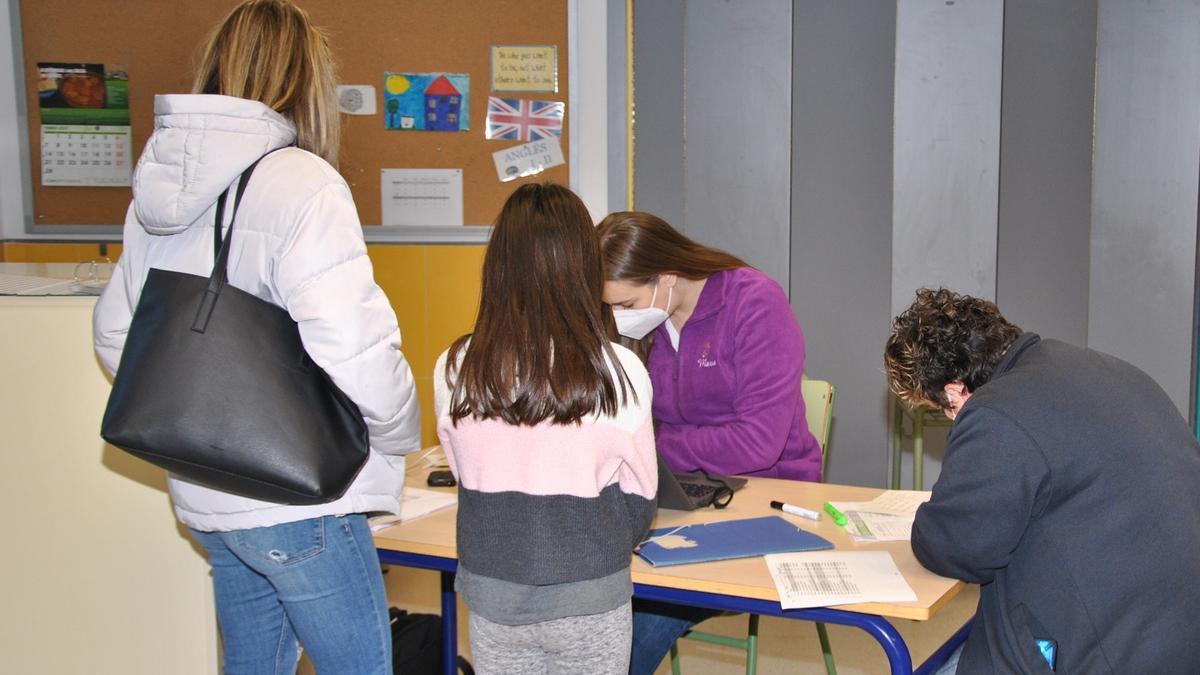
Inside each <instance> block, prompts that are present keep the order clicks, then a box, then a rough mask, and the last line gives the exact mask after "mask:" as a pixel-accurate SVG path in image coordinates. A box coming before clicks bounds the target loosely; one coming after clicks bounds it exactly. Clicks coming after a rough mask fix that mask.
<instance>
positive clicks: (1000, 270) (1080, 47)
mask: <svg viewBox="0 0 1200 675" xmlns="http://www.w3.org/2000/svg"><path fill="white" fill-rule="evenodd" d="M1095 63H1096V0H1059V1H1058V2H1043V1H1042V0H1007V2H1005V4H1004V87H1003V92H1004V100H1003V107H1002V113H1001V123H1000V201H999V207H1000V208H999V226H998V238H997V255H996V302H997V304H998V305H999V306H1000V309H1001V311H1003V312H1004V315H1005V316H1006V317H1008V318H1009V319H1010V320H1011V321H1013V322H1014V323H1016V324H1017V325H1019V326H1022V327H1023V328H1025V329H1027V330H1032V331H1035V332H1037V333H1040V334H1041V335H1043V336H1045V337H1053V338H1057V339H1060V340H1064V341H1066V342H1070V343H1072V344H1075V345H1079V346H1084V345H1086V344H1087V322H1088V312H1087V309H1088V276H1089V272H1088V262H1089V243H1088V242H1089V238H1090V236H1091V188H1092V185H1091V182H1092V115H1093V102H1094V97H1093V94H1094V91H1095Z"/></svg>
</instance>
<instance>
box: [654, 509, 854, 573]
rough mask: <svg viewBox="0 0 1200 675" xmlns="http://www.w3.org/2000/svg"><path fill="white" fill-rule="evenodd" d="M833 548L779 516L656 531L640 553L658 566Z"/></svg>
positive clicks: (825, 540) (827, 542)
mask: <svg viewBox="0 0 1200 675" xmlns="http://www.w3.org/2000/svg"><path fill="white" fill-rule="evenodd" d="M831 548H833V544H832V543H830V542H829V540H828V539H825V538H823V537H818V536H817V535H815V534H813V533H811V532H806V531H804V530H802V529H800V528H798V527H796V525H795V523H790V522H788V521H786V520H784V519H783V518H780V517H779V516H763V517H762V518H746V519H743V520H722V521H719V522H715V523H702V524H696V525H685V526H683V527H664V528H662V529H658V530H653V531H651V532H650V535H649V536H648V537H647V538H646V541H645V542H644V543H643V544H642V545H641V547H640V548H638V551H637V554H638V555H640V556H642V558H643V559H645V561H646V562H648V563H650V564H651V565H654V566H655V567H666V566H668V565H683V564H686V563H698V562H708V561H711V560H730V559H732V558H751V557H754V556H760V555H767V554H768V553H795V552H799V551H824V550H826V549H831Z"/></svg>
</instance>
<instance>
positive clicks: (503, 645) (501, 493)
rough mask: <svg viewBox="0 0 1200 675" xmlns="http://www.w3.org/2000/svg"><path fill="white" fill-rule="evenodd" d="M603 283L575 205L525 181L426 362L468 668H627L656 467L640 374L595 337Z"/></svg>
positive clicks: (581, 210)
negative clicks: (466, 313) (459, 326)
mask: <svg viewBox="0 0 1200 675" xmlns="http://www.w3.org/2000/svg"><path fill="white" fill-rule="evenodd" d="M602 284H603V277H602V275H601V267H600V249H599V244H598V242H597V239H596V233H595V228H594V227H593V226H592V221H591V218H590V216H589V215H588V212H587V208H586V207H585V206H584V205H583V202H582V201H580V199H579V197H577V196H575V194H573V193H572V192H571V191H570V190H568V189H566V188H564V187H561V186H558V185H554V184H545V185H523V186H521V187H520V188H518V189H517V190H516V191H515V192H514V193H513V194H512V196H511V197H509V199H508V201H507V202H506V203H505V204H504V207H503V209H502V210H501V211H500V215H499V217H497V219H496V223H495V228H494V230H493V232H492V237H491V241H490V242H489V243H488V248H487V253H486V254H485V256H484V261H483V289H482V296H481V298H480V303H479V314H478V317H477V319H476V322H475V328H474V331H473V332H472V333H471V334H469V335H464V336H463V337H461V338H459V339H458V340H457V341H455V342H454V344H453V345H452V346H451V347H450V349H448V350H447V351H446V353H444V354H442V356H441V358H440V359H439V360H438V363H437V365H436V366H435V368H434V402H435V406H436V408H437V415H438V438H439V439H440V440H441V443H442V447H443V448H444V449H445V451H446V457H447V458H448V459H449V461H450V468H451V469H452V470H453V471H454V473H455V475H456V476H457V478H458V481H459V485H460V488H459V493H458V497H459V506H458V562H459V565H458V576H457V580H456V587H457V589H458V592H459V594H460V596H461V597H462V598H463V600H464V601H465V602H466V603H467V606H468V607H469V608H470V610H471V652H472V655H473V657H474V661H475V666H476V668H477V669H478V671H479V672H480V673H505V674H506V675H507V674H510V673H546V672H551V673H583V674H593V673H594V674H600V673H607V674H612V675H623V674H624V673H625V672H626V669H627V666H628V659H629V650H630V618H629V617H630V597H631V595H632V590H633V587H632V583H631V581H630V575H629V562H630V554H631V552H632V551H633V547H634V546H635V545H637V544H638V543H639V542H640V541H641V540H642V538H643V537H644V536H645V534H646V532H647V531H648V529H649V527H650V521H651V520H652V518H653V516H654V505H655V503H654V496H655V492H656V490H657V487H658V471H657V464H656V461H657V460H656V457H655V454H654V433H653V429H652V424H651V418H650V404H651V401H650V380H649V376H648V375H647V374H646V370H645V368H644V367H643V366H642V364H641V362H640V361H639V360H638V358H637V357H636V356H635V355H634V354H633V353H632V352H630V351H629V350H627V349H625V348H623V347H621V346H619V345H615V344H613V343H611V342H609V339H608V336H607V331H606V322H605V311H606V310H605V308H604V307H603V305H602V303H601V300H600V293H601V288H602Z"/></svg>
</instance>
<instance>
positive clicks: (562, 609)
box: [434, 345, 658, 625]
mask: <svg viewBox="0 0 1200 675" xmlns="http://www.w3.org/2000/svg"><path fill="white" fill-rule="evenodd" d="M613 348H614V350H615V351H616V354H617V356H618V358H619V359H620V361H621V365H622V366H623V367H624V369H625V372H626V373H627V374H628V376H629V379H630V382H631V383H632V385H633V387H632V391H628V387H627V392H628V394H627V396H626V400H625V402H624V404H623V405H622V406H621V408H620V410H619V411H618V412H617V414H616V415H613V416H608V415H599V414H597V415H593V416H592V417H590V418H585V419H584V420H582V421H581V422H580V423H579V424H569V425H555V424H551V423H549V422H543V423H541V424H538V425H535V426H512V425H509V424H506V423H504V422H503V421H501V420H478V419H471V418H468V419H462V420H459V422H458V424H457V425H454V424H452V423H451V420H450V415H449V408H450V393H451V387H450V385H449V384H448V383H447V380H446V360H447V355H446V354H445V353H443V354H442V356H441V358H439V359H438V362H437V365H436V367H435V368H434V406H435V410H436V412H437V416H438V423H437V431H438V438H439V439H440V440H441V444H442V448H443V449H444V450H445V452H446V457H447V459H448V460H449V462H450V468H451V470H452V471H453V472H454V475H455V476H456V477H457V478H458V482H459V491H458V497H459V506H458V560H459V566H458V578H457V581H456V588H457V590H458V592H459V594H460V595H461V596H462V598H463V600H464V602H466V603H467V606H468V607H470V608H471V611H473V612H475V613H477V614H479V615H480V616H482V617H484V618H485V619H488V620H490V621H494V622H496V623H503V624H509V625H522V624H529V623H534V622H537V621H546V620H550V619H556V618H562V617H566V616H584V615H589V614H598V613H600V612H606V611H609V610H612V609H615V608H616V607H619V606H620V605H622V604H624V603H625V602H626V601H628V600H629V597H630V595H631V594H632V590H633V586H632V583H631V581H630V577H629V562H630V556H631V553H632V551H633V547H634V546H635V545H637V544H638V543H639V542H641V541H642V539H643V538H644V537H645V535H646V532H647V531H648V530H649V527H650V522H651V520H652V519H653V518H654V511H655V491H656V490H657V487H658V468H657V460H656V457H655V452H654V430H653V423H652V421H651V416H650V408H651V389H650V377H649V375H648V374H647V373H646V369H645V367H644V366H643V365H642V363H641V362H640V361H639V360H638V358H637V357H636V356H635V355H634V354H633V352H631V351H629V350H627V349H625V348H624V347H621V346H619V345H613ZM616 377H617V376H616V372H615V370H614V372H613V378H614V381H615V380H616ZM635 394H636V397H635Z"/></svg>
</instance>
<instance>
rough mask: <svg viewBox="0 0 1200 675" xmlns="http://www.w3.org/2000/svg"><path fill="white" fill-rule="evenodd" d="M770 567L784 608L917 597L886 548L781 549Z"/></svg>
mask: <svg viewBox="0 0 1200 675" xmlns="http://www.w3.org/2000/svg"><path fill="white" fill-rule="evenodd" d="M767 569H769V570H770V571H771V578H772V579H774V580H775V588H776V590H778V591H779V605H780V606H781V607H782V608H783V609H801V608H804V607H831V606H835V605H849V604H855V603H860V602H916V600H917V594H916V593H914V592H913V589H912V587H911V586H909V585H908V582H907V581H905V579H904V575H902V574H900V570H899V569H897V568H896V562H895V561H894V560H892V554H891V553H888V552H887V551H822V552H817V553H780V554H776V555H769V556H767Z"/></svg>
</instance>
